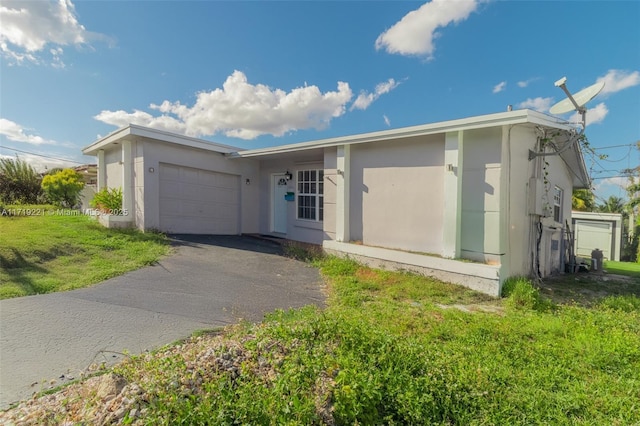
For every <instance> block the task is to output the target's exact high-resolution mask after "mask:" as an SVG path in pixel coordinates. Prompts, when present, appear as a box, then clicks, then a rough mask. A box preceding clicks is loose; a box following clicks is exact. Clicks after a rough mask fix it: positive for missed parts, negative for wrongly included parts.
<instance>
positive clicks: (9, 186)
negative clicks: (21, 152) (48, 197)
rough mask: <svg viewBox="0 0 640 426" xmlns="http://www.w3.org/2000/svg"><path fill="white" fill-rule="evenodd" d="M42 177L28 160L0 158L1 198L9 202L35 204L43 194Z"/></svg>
mask: <svg viewBox="0 0 640 426" xmlns="http://www.w3.org/2000/svg"><path fill="white" fill-rule="evenodd" d="M40 181H41V177H40V175H39V174H38V172H36V170H35V169H34V168H33V167H32V166H31V165H30V164H29V163H27V162H26V161H23V160H21V159H19V158H16V159H13V158H0V200H2V201H4V202H5V203H8V204H15V203H25V204H34V203H37V202H38V197H39V196H40V195H41V194H42V189H41V188H40Z"/></svg>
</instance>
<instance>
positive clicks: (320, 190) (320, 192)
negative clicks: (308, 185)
mask: <svg viewBox="0 0 640 426" xmlns="http://www.w3.org/2000/svg"><path fill="white" fill-rule="evenodd" d="M318 194H324V183H322V182H320V183H319V184H318Z"/></svg>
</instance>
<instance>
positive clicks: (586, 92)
mask: <svg viewBox="0 0 640 426" xmlns="http://www.w3.org/2000/svg"><path fill="white" fill-rule="evenodd" d="M566 83H567V77H562V78H561V79H560V80H558V81H556V82H555V86H556V87H559V88H561V89H562V91H563V92H564V93H565V94H566V95H567V99H563V100H561V101H560V102H558V103H557V104H555V105H554V106H552V107H551V108H550V109H549V112H550V113H551V114H564V113H565V112H569V111H577V112H578V113H579V114H580V116H581V117H582V120H581V122H580V125H581V126H582V129H581V130H580V132H579V133H578V134H577V135H574V136H575V137H574V138H571V140H570V142H571V143H568V144H567V145H566V146H565V147H564V148H563V149H561V150H559V151H556V152H549V153H545V152H533V151H531V150H529V161H531V160H533V159H534V158H536V157H544V156H547V155H558V154H560V153H562V152H563V151H565V150H566V149H569V148H570V147H571V146H572V145H573V143H574V142H576V141H577V140H579V139H580V137H581V136H582V135H583V133H584V130H585V128H586V127H587V109H586V108H585V107H584V106H585V105H586V103H587V102H589V101H590V100H591V99H593V98H595V97H596V96H597V95H598V93H600V91H601V90H602V88H603V87H604V81H600V82H598V83H596V84H592V85H591V86H589V87H587V88H585V89H582V90H581V91H579V92H578V93H576V94H575V95H572V94H571V92H569V90H568V89H567V85H566Z"/></svg>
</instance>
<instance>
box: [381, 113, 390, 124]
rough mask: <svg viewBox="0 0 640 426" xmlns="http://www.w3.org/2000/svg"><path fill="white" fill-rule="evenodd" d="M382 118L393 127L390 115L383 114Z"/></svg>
mask: <svg viewBox="0 0 640 426" xmlns="http://www.w3.org/2000/svg"><path fill="white" fill-rule="evenodd" d="M382 118H383V119H384V124H386V125H387V127H391V120H389V117H387V115H386V114H383V115H382Z"/></svg>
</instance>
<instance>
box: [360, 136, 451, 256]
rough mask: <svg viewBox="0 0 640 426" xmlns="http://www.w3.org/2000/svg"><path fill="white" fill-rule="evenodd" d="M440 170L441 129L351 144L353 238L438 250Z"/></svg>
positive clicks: (442, 201) (440, 200)
mask: <svg viewBox="0 0 640 426" xmlns="http://www.w3.org/2000/svg"><path fill="white" fill-rule="evenodd" d="M443 173H444V135H442V134H440V135H434V136H421V137H413V138H407V139H399V140H393V141H385V142H377V143H371V144H367V145H358V146H353V147H352V151H351V186H350V201H351V203H350V204H351V205H350V235H351V240H352V241H358V240H359V241H362V243H363V244H366V245H372V246H381V247H388V248H397V249H402V250H411V251H420V252H426V253H440V252H441V250H442V226H443V203H444V194H443V192H444V191H443V188H444V184H443V179H444V177H443Z"/></svg>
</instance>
